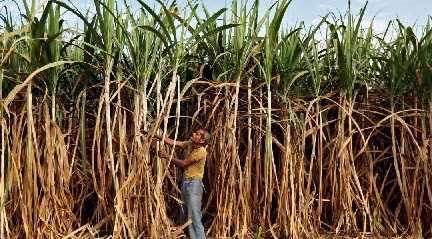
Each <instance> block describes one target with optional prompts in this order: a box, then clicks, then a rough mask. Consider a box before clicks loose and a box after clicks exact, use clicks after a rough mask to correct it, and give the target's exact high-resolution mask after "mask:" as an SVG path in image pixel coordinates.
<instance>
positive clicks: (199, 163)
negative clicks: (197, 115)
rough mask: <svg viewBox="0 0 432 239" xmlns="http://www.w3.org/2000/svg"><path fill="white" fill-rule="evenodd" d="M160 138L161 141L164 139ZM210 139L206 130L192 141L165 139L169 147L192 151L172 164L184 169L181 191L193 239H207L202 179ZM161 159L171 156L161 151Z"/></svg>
mask: <svg viewBox="0 0 432 239" xmlns="http://www.w3.org/2000/svg"><path fill="white" fill-rule="evenodd" d="M158 138H160V139H161V138H162V137H158ZM209 139H210V133H209V132H208V131H207V130H205V129H198V130H197V131H196V132H194V133H192V136H191V137H190V141H174V140H172V139H170V138H165V139H164V142H165V143H167V144H169V145H172V146H177V147H180V148H183V149H186V150H188V149H189V150H190V153H188V155H187V156H186V159H184V160H180V159H177V158H175V157H173V158H172V159H171V162H173V163H174V164H175V165H177V166H179V167H181V168H183V169H184V174H183V181H182V186H181V190H182V198H183V202H184V206H185V207H186V211H187V216H188V218H189V219H191V220H192V224H191V225H189V226H188V232H189V236H190V237H191V238H192V239H203V238H205V233H204V226H203V224H202V222H201V218H202V214H201V199H202V194H203V183H202V178H203V176H204V165H205V161H206V156H207V150H206V146H207V144H208V141H209ZM159 157H161V158H164V159H169V158H170V155H169V154H167V153H166V152H163V151H160V152H159Z"/></svg>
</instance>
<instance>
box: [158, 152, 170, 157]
mask: <svg viewBox="0 0 432 239" xmlns="http://www.w3.org/2000/svg"><path fill="white" fill-rule="evenodd" d="M158 155H159V157H160V158H163V159H168V158H169V155H168V154H167V153H166V152H165V151H163V150H159V152H158Z"/></svg>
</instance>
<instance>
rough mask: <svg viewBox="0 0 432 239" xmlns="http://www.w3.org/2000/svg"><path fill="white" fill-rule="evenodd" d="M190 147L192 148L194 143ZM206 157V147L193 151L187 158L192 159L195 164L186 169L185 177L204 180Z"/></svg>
mask: <svg viewBox="0 0 432 239" xmlns="http://www.w3.org/2000/svg"><path fill="white" fill-rule="evenodd" d="M188 146H189V145H188ZM190 147H192V142H191V145H190ZM188 148H189V147H188ZM206 156H207V150H206V148H205V147H199V148H197V149H193V150H191V152H190V153H189V155H188V156H187V158H190V159H191V160H192V161H193V163H192V164H190V165H189V166H188V167H187V168H186V170H185V172H184V176H185V177H187V178H203V176H204V165H205V161H206Z"/></svg>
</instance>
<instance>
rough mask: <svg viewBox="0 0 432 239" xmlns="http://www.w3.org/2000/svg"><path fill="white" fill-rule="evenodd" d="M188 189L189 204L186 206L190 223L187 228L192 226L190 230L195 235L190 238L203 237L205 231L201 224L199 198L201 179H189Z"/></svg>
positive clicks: (201, 189) (201, 190) (201, 188)
mask: <svg viewBox="0 0 432 239" xmlns="http://www.w3.org/2000/svg"><path fill="white" fill-rule="evenodd" d="M188 191H189V195H188V197H189V204H187V207H188V216H189V218H191V219H192V225H191V226H190V227H189V228H193V230H192V231H194V233H195V237H192V235H191V238H192V239H204V238H205V232H204V226H203V224H202V221H201V219H202V213H201V200H202V194H203V185H202V181H201V180H193V181H190V190H188ZM190 231H191V230H190Z"/></svg>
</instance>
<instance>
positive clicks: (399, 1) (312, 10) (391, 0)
mask: <svg viewBox="0 0 432 239" xmlns="http://www.w3.org/2000/svg"><path fill="white" fill-rule="evenodd" d="M28 1H30V0H28ZM46 1H47V0H40V2H46ZM71 1H72V2H73V3H74V4H76V5H77V7H78V8H79V9H80V10H83V11H85V10H86V9H88V7H89V6H90V5H91V3H92V2H93V0H71ZM144 1H145V2H146V3H148V4H150V5H154V4H155V1H154V0H144ZM193 1H196V2H202V3H203V4H204V5H205V6H206V7H207V8H208V9H209V10H210V11H213V12H214V11H216V10H218V9H220V8H223V7H225V6H228V7H229V5H230V3H231V0H202V1H197V0H193ZM7 2H10V0H6V3H5V2H3V3H1V2H0V5H2V4H7ZM118 2H119V3H122V2H123V0H121V1H118ZM128 2H130V3H131V4H132V5H134V6H138V4H136V0H128ZM177 2H178V3H179V4H180V5H182V6H184V5H186V2H187V0H177ZM274 2H275V0H261V1H260V10H261V11H262V12H263V11H264V9H267V8H268V7H269V6H271V5H272V4H273V3H274ZM365 2H366V0H352V8H353V11H354V12H358V10H359V9H360V8H361V7H362V6H363V5H364V4H365ZM134 3H135V4H134ZM347 6H348V0H293V1H292V2H291V5H290V6H289V8H288V11H287V13H286V15H285V19H284V26H288V27H289V26H292V25H294V24H295V23H296V22H298V21H301V20H303V21H304V22H305V24H306V25H311V24H315V23H317V22H318V21H319V19H320V16H323V15H325V14H326V13H328V12H329V11H332V12H336V13H337V12H344V11H345V10H346V9H347ZM428 15H432V0H369V5H368V10H367V12H366V19H367V21H366V22H368V21H370V20H371V19H372V18H373V17H375V20H374V29H375V30H377V31H378V32H380V31H383V30H384V29H385V27H386V23H387V22H388V21H389V20H390V19H394V18H396V17H398V18H399V19H400V20H401V21H402V22H403V23H405V24H409V25H412V24H416V25H417V27H421V26H423V25H424V24H425V22H426V19H427V17H428ZM64 18H66V20H67V21H68V25H75V24H74V23H73V21H74V17H73V16H71V15H70V14H67V15H65V16H64ZM417 30H419V29H417Z"/></svg>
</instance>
